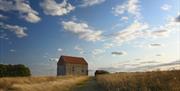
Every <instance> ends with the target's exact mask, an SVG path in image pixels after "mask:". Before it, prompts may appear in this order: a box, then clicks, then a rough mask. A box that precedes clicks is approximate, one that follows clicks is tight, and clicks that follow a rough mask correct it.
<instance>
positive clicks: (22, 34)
mask: <svg viewBox="0 0 180 91" xmlns="http://www.w3.org/2000/svg"><path fill="white" fill-rule="evenodd" d="M0 28H2V29H5V30H9V31H11V32H14V33H15V34H16V36H17V37H19V38H22V37H25V36H27V33H25V31H26V30H27V28H26V27H21V26H18V25H9V24H4V23H2V22H0Z"/></svg>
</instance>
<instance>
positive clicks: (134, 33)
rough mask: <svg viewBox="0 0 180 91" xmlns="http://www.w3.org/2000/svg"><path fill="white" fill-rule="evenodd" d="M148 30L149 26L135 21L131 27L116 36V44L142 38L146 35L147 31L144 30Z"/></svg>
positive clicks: (114, 39)
mask: <svg viewBox="0 0 180 91" xmlns="http://www.w3.org/2000/svg"><path fill="white" fill-rule="evenodd" d="M148 28H149V26H148V24H146V23H140V22H137V21H135V22H133V23H132V24H131V25H129V26H127V27H126V28H125V29H123V30H121V31H119V32H118V33H117V34H115V36H114V38H113V41H114V42H115V43H119V44H122V43H124V42H127V41H130V40H133V39H136V38H139V37H142V36H144V35H145V33H146V31H144V30H146V29H148Z"/></svg>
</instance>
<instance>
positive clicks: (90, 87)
mask: <svg viewBox="0 0 180 91" xmlns="http://www.w3.org/2000/svg"><path fill="white" fill-rule="evenodd" d="M72 91H104V90H103V89H102V88H101V87H100V86H99V85H98V84H97V82H96V80H95V77H89V79H88V80H86V81H85V82H83V83H81V84H79V85H78V86H76V87H75V88H74V89H73V90H72Z"/></svg>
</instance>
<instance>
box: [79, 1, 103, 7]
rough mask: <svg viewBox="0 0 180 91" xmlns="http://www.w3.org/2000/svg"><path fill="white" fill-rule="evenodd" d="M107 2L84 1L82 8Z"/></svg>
mask: <svg viewBox="0 0 180 91" xmlns="http://www.w3.org/2000/svg"><path fill="white" fill-rule="evenodd" d="M103 2H105V0H82V4H81V6H82V7H87V6H93V5H97V4H101V3H103Z"/></svg>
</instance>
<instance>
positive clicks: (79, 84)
mask: <svg viewBox="0 0 180 91" xmlns="http://www.w3.org/2000/svg"><path fill="white" fill-rule="evenodd" d="M0 91H180V70H174V71H154V72H127V73H125V72H124V73H114V74H105V75H98V76H96V77H87V76H63V77H5V78H0Z"/></svg>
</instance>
